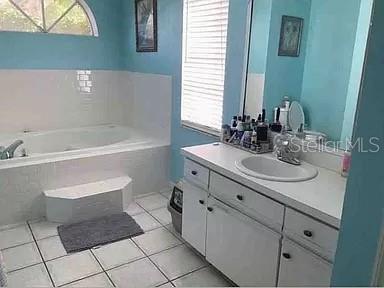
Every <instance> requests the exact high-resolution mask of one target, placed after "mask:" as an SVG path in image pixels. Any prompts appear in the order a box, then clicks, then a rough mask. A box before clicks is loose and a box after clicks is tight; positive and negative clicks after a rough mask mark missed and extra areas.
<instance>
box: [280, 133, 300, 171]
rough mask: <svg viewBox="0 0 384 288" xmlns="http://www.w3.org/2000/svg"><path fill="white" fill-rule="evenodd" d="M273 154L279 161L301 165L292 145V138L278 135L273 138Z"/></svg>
mask: <svg viewBox="0 0 384 288" xmlns="http://www.w3.org/2000/svg"><path fill="white" fill-rule="evenodd" d="M274 142H275V148H274V150H275V153H276V156H277V159H279V160H280V161H283V162H286V163H289V164H292V165H296V166H298V165H301V161H300V160H299V158H298V157H297V152H298V151H295V149H294V145H293V144H292V137H291V136H289V135H287V134H279V135H277V136H276V137H275V140H274Z"/></svg>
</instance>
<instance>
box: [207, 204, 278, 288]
mask: <svg viewBox="0 0 384 288" xmlns="http://www.w3.org/2000/svg"><path fill="white" fill-rule="evenodd" d="M207 209H208V214H207V243H206V258H207V260H208V261H209V262H210V263H211V264H213V265H214V266H215V267H216V268H217V269H219V270H220V271H221V272H222V273H224V274H225V275H226V276H227V277H228V278H230V279H231V280H232V281H233V282H235V283H236V284H237V285H239V286H276V280H277V269H278V258H279V256H280V245H281V244H280V243H281V236H280V235H279V234H277V233H275V232H273V231H272V230H269V229H268V228H266V227H265V226H263V225H261V224H259V223H258V222H256V221H254V220H253V219H251V218H249V217H247V216H245V215H243V214H241V213H240V212H238V211H236V210H234V209H232V208H230V207H228V206H226V205H225V204H223V203H221V202H219V201H217V200H215V199H211V198H210V199H209V200H208V208H207Z"/></svg>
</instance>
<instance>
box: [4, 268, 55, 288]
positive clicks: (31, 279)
mask: <svg viewBox="0 0 384 288" xmlns="http://www.w3.org/2000/svg"><path fill="white" fill-rule="evenodd" d="M7 278H8V286H9V287H53V285H52V282H51V280H50V278H49V275H48V273H47V270H46V269H45V266H44V264H38V265H35V266H31V267H27V268H24V269H21V270H17V271H14V272H11V273H8V275H7Z"/></svg>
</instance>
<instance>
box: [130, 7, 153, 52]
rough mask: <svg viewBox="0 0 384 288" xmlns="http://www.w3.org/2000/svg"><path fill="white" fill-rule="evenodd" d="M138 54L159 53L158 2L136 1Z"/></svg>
mask: <svg viewBox="0 0 384 288" xmlns="http://www.w3.org/2000/svg"><path fill="white" fill-rule="evenodd" d="M135 18H136V20H135V21H136V52H157V0H135Z"/></svg>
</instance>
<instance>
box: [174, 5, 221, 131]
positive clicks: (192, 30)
mask: <svg viewBox="0 0 384 288" xmlns="http://www.w3.org/2000/svg"><path fill="white" fill-rule="evenodd" d="M228 7H229V0H184V30H183V77H182V93H181V94H182V100H181V102H182V103H181V120H182V123H183V124H185V125H188V126H189V125H191V126H193V127H196V126H197V127H201V128H203V129H209V130H215V131H220V129H221V125H222V118H223V96H224V79H225V60H226V50H227V28H228Z"/></svg>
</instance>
